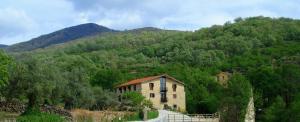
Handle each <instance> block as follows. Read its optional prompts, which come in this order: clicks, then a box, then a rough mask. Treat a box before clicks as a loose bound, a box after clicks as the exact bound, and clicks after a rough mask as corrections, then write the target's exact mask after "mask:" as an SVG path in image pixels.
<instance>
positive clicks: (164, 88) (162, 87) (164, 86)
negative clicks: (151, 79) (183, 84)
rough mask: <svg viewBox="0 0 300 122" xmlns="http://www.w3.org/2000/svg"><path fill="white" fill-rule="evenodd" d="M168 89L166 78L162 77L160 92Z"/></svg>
mask: <svg viewBox="0 0 300 122" xmlns="http://www.w3.org/2000/svg"><path fill="white" fill-rule="evenodd" d="M166 89H167V88H166V77H161V78H160V90H161V91H165V90H166Z"/></svg>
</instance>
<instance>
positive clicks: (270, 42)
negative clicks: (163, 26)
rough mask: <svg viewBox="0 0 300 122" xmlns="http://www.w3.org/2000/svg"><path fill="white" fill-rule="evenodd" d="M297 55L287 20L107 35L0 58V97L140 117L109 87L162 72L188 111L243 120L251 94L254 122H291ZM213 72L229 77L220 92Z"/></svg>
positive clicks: (299, 28) (295, 26)
mask: <svg viewBox="0 0 300 122" xmlns="http://www.w3.org/2000/svg"><path fill="white" fill-rule="evenodd" d="M299 52H300V21H299V20H293V19H288V18H277V19H272V18H267V17H251V18H245V19H242V18H237V19H236V20H235V22H233V23H230V22H228V23H226V24H224V25H222V26H219V25H215V26H212V27H209V28H203V29H200V30H197V31H195V32H181V31H167V30H140V31H125V32H118V33H107V34H102V35H98V36H93V37H88V38H82V39H79V40H77V41H72V42H69V43H65V44H62V45H56V46H52V47H48V48H45V49H37V50H33V51H29V52H19V53H10V54H9V55H10V56H7V54H4V53H1V56H0V59H1V60H0V61H1V63H0V68H1V70H0V74H1V76H3V77H1V78H0V83H1V92H2V94H1V95H2V97H3V98H5V100H8V101H9V100H17V101H21V102H24V103H28V108H32V107H34V106H36V105H39V104H49V105H53V106H61V107H63V108H65V109H69V110H70V109H73V108H84V109H90V110H107V109H110V110H130V111H140V107H135V106H136V105H139V104H140V103H142V102H141V101H143V100H138V102H135V101H136V100H135V99H127V100H126V102H125V101H123V102H119V101H118V96H117V95H116V94H115V93H114V92H113V90H114V86H115V85H116V84H119V83H121V82H125V81H128V80H130V79H135V78H138V77H143V76H151V75H157V74H163V73H166V74H169V75H171V76H174V77H175V78H176V79H179V80H180V81H183V82H184V83H185V85H186V86H185V87H186V99H187V101H186V102H187V111H188V113H215V112H220V114H221V120H223V121H243V120H244V117H245V112H246V111H245V109H246V107H247V104H248V102H249V97H250V95H251V94H250V91H251V88H252V89H253V95H254V104H255V107H256V121H297V120H299V116H300V110H299V109H300V107H299V105H300V96H299V90H300V84H299V83H300V82H299V81H300V54H299ZM220 71H228V72H233V76H232V77H231V78H230V79H229V81H228V83H227V85H226V86H222V85H220V84H219V83H217V82H216V80H215V75H216V74H217V73H219V72H220ZM133 94H134V93H133ZM132 96H134V95H132ZM133 103H138V104H133Z"/></svg>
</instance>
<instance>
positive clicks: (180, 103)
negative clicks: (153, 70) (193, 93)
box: [141, 78, 186, 111]
mask: <svg viewBox="0 0 300 122" xmlns="http://www.w3.org/2000/svg"><path fill="white" fill-rule="evenodd" d="M149 83H154V88H153V90H150V87H149ZM173 84H176V85H177V89H176V91H175V92H174V91H173V88H172V85H173ZM166 87H167V89H168V91H167V99H168V101H167V102H161V101H160V98H161V95H160V79H159V78H157V79H154V80H151V81H147V82H143V83H142V84H141V93H142V94H143V95H144V96H145V97H146V99H149V100H150V101H152V103H153V106H154V108H157V109H163V108H164V105H165V104H167V105H168V106H170V107H173V105H177V108H178V110H179V111H185V110H186V103H185V91H184V85H182V84H180V83H178V82H176V81H174V80H172V79H169V78H167V79H166ZM150 93H154V94H155V97H154V98H150ZM173 94H176V95H177V98H173Z"/></svg>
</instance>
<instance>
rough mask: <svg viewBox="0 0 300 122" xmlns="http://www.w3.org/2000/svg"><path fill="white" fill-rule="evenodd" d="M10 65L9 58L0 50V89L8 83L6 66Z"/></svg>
mask: <svg viewBox="0 0 300 122" xmlns="http://www.w3.org/2000/svg"><path fill="white" fill-rule="evenodd" d="M10 63H11V59H10V57H9V56H7V55H6V54H4V53H3V51H2V50H0V87H3V86H5V85H6V84H7V81H8V65H9V64H10Z"/></svg>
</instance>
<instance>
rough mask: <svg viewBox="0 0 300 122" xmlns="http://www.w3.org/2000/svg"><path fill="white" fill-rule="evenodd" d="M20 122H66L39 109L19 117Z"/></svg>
mask: <svg viewBox="0 0 300 122" xmlns="http://www.w3.org/2000/svg"><path fill="white" fill-rule="evenodd" d="M17 121H18V122H64V121H66V120H65V119H64V118H63V117H61V116H59V115H56V114H48V113H42V112H40V111H39V110H38V109H34V108H32V109H30V110H27V111H26V112H25V113H23V114H22V115H21V116H19V117H17Z"/></svg>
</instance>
